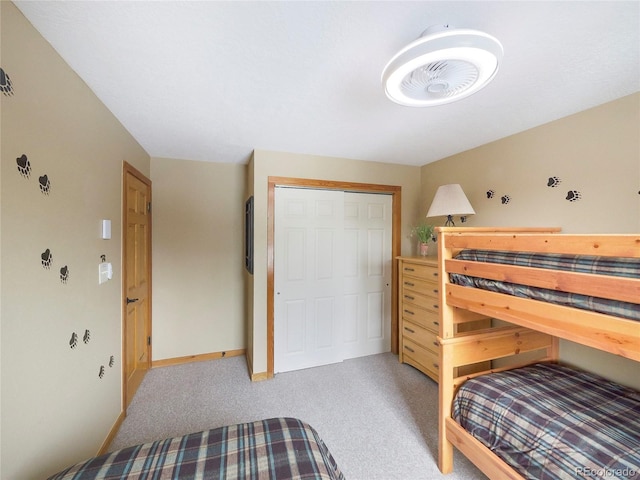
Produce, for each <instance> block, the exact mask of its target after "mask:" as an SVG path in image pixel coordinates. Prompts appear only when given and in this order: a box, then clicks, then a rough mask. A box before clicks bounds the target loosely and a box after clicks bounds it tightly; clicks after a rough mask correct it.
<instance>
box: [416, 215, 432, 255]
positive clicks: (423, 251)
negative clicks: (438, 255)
mask: <svg viewBox="0 0 640 480" xmlns="http://www.w3.org/2000/svg"><path fill="white" fill-rule="evenodd" d="M411 236H412V237H413V236H415V237H416V238H417V239H418V251H419V252H420V255H422V256H423V257H426V256H427V254H428V252H429V245H428V242H429V240H432V239H433V225H429V224H428V223H424V222H423V223H421V224H419V225H416V226H415V227H413V228H412V229H411Z"/></svg>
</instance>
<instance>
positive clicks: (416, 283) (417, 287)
mask: <svg viewBox="0 0 640 480" xmlns="http://www.w3.org/2000/svg"><path fill="white" fill-rule="evenodd" d="M438 289H439V285H438V284H437V283H436V282H432V281H431V280H423V279H420V278H413V277H408V276H405V277H403V278H402V290H403V291H405V292H416V293H419V294H422V295H426V296H428V297H432V298H434V299H435V300H438V291H439V290H438Z"/></svg>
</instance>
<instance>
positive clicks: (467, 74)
mask: <svg viewBox="0 0 640 480" xmlns="http://www.w3.org/2000/svg"><path fill="white" fill-rule="evenodd" d="M443 28H444V30H441V31H437V32H435V33H431V29H427V30H426V31H425V33H424V34H423V36H422V37H420V38H419V39H418V40H416V41H414V42H412V43H410V44H409V45H407V46H406V47H405V48H403V49H402V50H400V52H398V53H397V54H396V55H395V56H394V57H393V58H392V59H391V60H390V61H389V63H388V64H387V65H386V66H385V68H384V70H383V72H382V83H383V85H384V88H385V93H386V94H387V96H388V97H389V98H390V99H391V100H392V101H394V102H396V103H399V104H400V105H406V106H416V107H418V106H433V105H442V104H445V103H449V102H453V101H456V100H459V99H461V98H464V97H467V96H469V95H472V94H473V93H475V92H477V91H478V90H480V89H481V88H483V87H484V86H486V85H487V83H489V82H490V81H491V80H492V79H493V77H494V76H495V75H496V73H497V71H498V68H499V66H500V61H501V59H502V54H503V49H502V45H501V44H500V42H499V41H498V40H497V39H495V38H494V37H492V36H491V35H488V34H486V33H483V32H479V31H476V30H467V29H465V30H461V29H458V30H455V29H451V30H450V29H448V27H443Z"/></svg>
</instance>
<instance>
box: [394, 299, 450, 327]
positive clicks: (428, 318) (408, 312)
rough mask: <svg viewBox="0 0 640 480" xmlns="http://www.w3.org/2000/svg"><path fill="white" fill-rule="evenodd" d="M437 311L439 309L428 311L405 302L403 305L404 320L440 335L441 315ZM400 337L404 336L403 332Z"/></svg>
mask: <svg viewBox="0 0 640 480" xmlns="http://www.w3.org/2000/svg"><path fill="white" fill-rule="evenodd" d="M436 310H437V309H432V310H426V309H424V308H420V307H418V306H416V305H412V304H410V303H407V302H405V303H403V304H402V320H403V321H405V320H408V321H410V322H411V323H414V324H416V325H419V326H421V327H423V328H426V329H428V330H431V331H432V332H434V333H439V332H440V315H439V313H438V312H437V311H436ZM401 325H402V323H401ZM400 335H402V332H400Z"/></svg>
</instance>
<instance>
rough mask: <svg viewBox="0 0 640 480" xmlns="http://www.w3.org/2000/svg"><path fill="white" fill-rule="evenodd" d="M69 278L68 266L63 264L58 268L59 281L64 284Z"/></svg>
mask: <svg viewBox="0 0 640 480" xmlns="http://www.w3.org/2000/svg"><path fill="white" fill-rule="evenodd" d="M68 280H69V268H67V266H66V265H65V266H64V267H62V268H61V269H60V281H61V282H62V283H64V284H66V283H67V281H68Z"/></svg>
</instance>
